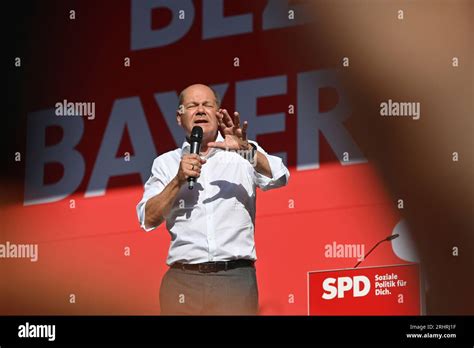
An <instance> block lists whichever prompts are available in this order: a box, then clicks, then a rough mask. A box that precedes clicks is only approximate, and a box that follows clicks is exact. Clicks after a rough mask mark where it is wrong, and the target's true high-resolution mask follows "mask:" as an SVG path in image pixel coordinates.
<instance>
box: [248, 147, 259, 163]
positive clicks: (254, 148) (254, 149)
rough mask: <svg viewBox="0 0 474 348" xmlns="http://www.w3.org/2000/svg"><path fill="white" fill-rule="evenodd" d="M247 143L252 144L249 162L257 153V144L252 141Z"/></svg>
mask: <svg viewBox="0 0 474 348" xmlns="http://www.w3.org/2000/svg"><path fill="white" fill-rule="evenodd" d="M249 145H251V146H252V156H251V159H250V161H249V162H250V163H253V162H254V161H255V155H256V154H257V145H255V144H254V143H251V142H249Z"/></svg>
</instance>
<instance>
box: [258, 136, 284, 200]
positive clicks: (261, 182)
mask: <svg viewBox="0 0 474 348" xmlns="http://www.w3.org/2000/svg"><path fill="white" fill-rule="evenodd" d="M249 142H251V143H253V144H255V145H256V146H257V150H258V151H259V152H260V153H262V154H264V155H265V157H266V158H267V160H268V163H269V164H270V169H271V171H272V177H271V178H269V177H267V176H265V175H263V174H260V173H259V172H257V171H256V170H254V182H255V185H257V186H258V187H259V188H260V189H261V190H262V191H267V190H271V189H274V188H278V187H282V186H285V185H286V184H288V180H289V178H290V172H289V171H288V168H286V167H285V165H284V164H283V161H282V160H281V158H280V157H277V156H272V155H269V154H268V153H266V152H265V150H264V149H263V148H262V147H261V146H260V145H258V143H257V142H255V141H249Z"/></svg>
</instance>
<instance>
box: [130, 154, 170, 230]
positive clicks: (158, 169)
mask: <svg viewBox="0 0 474 348" xmlns="http://www.w3.org/2000/svg"><path fill="white" fill-rule="evenodd" d="M164 165H165V164H164V163H163V161H162V160H161V159H160V158H156V159H155V160H154V161H153V166H152V167H151V175H150V178H149V179H148V180H147V182H146V183H145V186H144V193H143V197H142V199H141V201H140V202H139V203H138V204H137V215H138V221H139V223H140V227H141V228H143V229H144V230H145V231H146V232H149V231H152V230H154V229H155V228H156V226H155V227H150V228H146V227H145V205H146V202H147V201H148V200H149V199H150V198H152V197H154V196H156V195H157V194H159V193H161V191H163V189H164V188H165V186H166V185H167V182H168V180H167V175H166V173H165V170H164V169H165V168H164Z"/></svg>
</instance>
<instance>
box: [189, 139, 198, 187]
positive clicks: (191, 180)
mask: <svg viewBox="0 0 474 348" xmlns="http://www.w3.org/2000/svg"><path fill="white" fill-rule="evenodd" d="M200 149H201V143H200V142H198V141H193V142H191V151H190V153H195V154H199V151H200ZM195 182H196V178H195V177H192V176H190V177H189V178H188V189H189V190H192V189H193V187H194V183H195Z"/></svg>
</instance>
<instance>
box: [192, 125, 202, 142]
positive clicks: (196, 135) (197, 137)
mask: <svg viewBox="0 0 474 348" xmlns="http://www.w3.org/2000/svg"><path fill="white" fill-rule="evenodd" d="M190 140H191V142H195V141H197V142H198V143H200V142H201V140H202V128H201V127H199V126H194V127H193V130H192V131H191V137H190Z"/></svg>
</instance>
